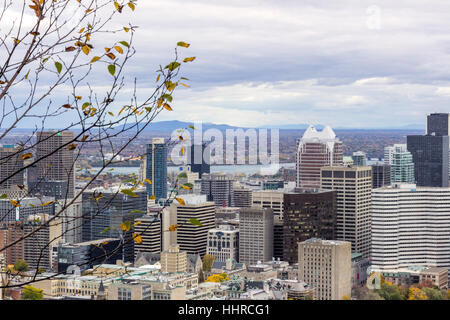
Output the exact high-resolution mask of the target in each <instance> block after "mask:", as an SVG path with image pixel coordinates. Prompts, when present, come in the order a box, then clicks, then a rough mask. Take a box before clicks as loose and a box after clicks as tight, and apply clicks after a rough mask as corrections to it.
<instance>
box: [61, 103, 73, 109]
mask: <svg viewBox="0 0 450 320" xmlns="http://www.w3.org/2000/svg"><path fill="white" fill-rule="evenodd" d="M62 107H63V108H65V109H75V108H74V107H72V106H71V105H70V104H63V105H62Z"/></svg>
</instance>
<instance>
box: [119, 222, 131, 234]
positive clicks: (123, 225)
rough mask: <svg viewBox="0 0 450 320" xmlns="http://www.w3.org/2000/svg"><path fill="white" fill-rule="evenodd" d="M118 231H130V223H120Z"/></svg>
mask: <svg viewBox="0 0 450 320" xmlns="http://www.w3.org/2000/svg"><path fill="white" fill-rule="evenodd" d="M120 229H122V230H123V231H125V232H127V231H129V230H130V229H131V223H130V221H125V222H123V223H121V224H120Z"/></svg>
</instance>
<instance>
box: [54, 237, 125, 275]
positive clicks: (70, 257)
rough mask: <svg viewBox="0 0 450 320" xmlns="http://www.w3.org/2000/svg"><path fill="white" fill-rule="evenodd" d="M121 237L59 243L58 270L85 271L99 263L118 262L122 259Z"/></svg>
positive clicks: (65, 271) (63, 271)
mask: <svg viewBox="0 0 450 320" xmlns="http://www.w3.org/2000/svg"><path fill="white" fill-rule="evenodd" d="M119 246H120V239H113V238H106V239H100V240H92V241H87V242H80V243H60V244H59V245H58V249H57V250H58V253H57V256H58V272H61V273H73V272H76V271H77V270H78V271H80V272H83V271H85V270H87V269H91V268H92V267H94V266H95V265H99V264H116V262H117V260H122V250H116V249H117V248H118V247H119Z"/></svg>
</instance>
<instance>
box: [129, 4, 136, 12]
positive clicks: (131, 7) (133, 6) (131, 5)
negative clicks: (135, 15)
mask: <svg viewBox="0 0 450 320" xmlns="http://www.w3.org/2000/svg"><path fill="white" fill-rule="evenodd" d="M128 6H129V7H130V9H131V10H132V11H134V10H135V9H136V6H135V4H134V3H133V2H129V3H128Z"/></svg>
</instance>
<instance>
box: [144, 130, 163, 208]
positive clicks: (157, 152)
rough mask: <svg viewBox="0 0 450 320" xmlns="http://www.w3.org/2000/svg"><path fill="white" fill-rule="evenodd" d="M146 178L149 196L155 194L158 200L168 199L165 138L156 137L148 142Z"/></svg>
mask: <svg viewBox="0 0 450 320" xmlns="http://www.w3.org/2000/svg"><path fill="white" fill-rule="evenodd" d="M146 178H147V179H150V181H151V182H152V184H147V194H148V196H155V197H156V201H158V200H159V199H167V145H166V144H165V143H164V138H154V139H153V140H152V143H150V144H147V153H146Z"/></svg>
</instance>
